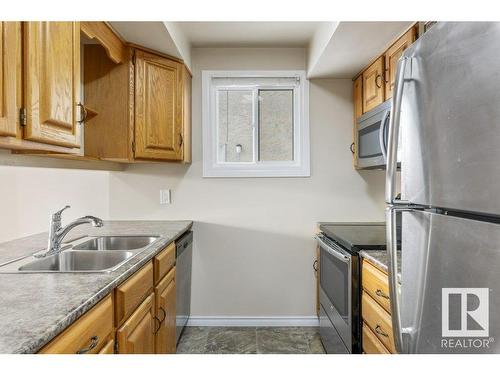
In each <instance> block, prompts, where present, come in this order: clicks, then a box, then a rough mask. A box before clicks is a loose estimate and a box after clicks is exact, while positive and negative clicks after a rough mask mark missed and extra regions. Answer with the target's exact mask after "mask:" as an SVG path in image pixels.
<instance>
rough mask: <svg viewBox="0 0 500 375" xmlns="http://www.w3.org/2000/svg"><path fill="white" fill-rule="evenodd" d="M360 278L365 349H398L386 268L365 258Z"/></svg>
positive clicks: (370, 351)
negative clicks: (381, 267)
mask: <svg viewBox="0 0 500 375" xmlns="http://www.w3.org/2000/svg"><path fill="white" fill-rule="evenodd" d="M361 280H362V282H361V283H362V286H363V293H362V297H361V310H362V313H361V314H362V317H363V351H364V352H365V353H396V348H395V345H394V335H393V331H392V318H391V308H390V307H391V303H390V298H389V277H388V275H387V272H386V271H384V270H382V269H380V268H379V267H377V266H375V265H374V264H372V263H370V262H368V261H367V260H366V259H364V260H363V263H362V269H361Z"/></svg>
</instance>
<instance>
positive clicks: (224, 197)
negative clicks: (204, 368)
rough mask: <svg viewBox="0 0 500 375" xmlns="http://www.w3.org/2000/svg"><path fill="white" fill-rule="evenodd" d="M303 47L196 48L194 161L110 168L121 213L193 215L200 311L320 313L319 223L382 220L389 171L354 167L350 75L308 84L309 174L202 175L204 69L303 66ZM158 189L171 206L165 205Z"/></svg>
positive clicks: (113, 200) (116, 213)
mask: <svg viewBox="0 0 500 375" xmlns="http://www.w3.org/2000/svg"><path fill="white" fill-rule="evenodd" d="M305 61H306V54H305V51H304V49H297V48H295V49H293V48H292V49H290V48H288V49H279V48H269V49H245V48H241V49H240V48H233V49H221V48H207V49H204V48H199V49H198V48H196V49H193V51H192V64H193V74H194V77H193V163H192V165H190V166H184V165H178V164H152V165H133V166H130V167H128V168H127V169H126V170H125V171H123V172H110V215H111V217H112V218H113V219H193V220H195V222H196V224H195V228H194V230H195V251H194V259H193V291H192V293H193V294H192V314H193V315H195V316H228V315H232V316H312V315H314V309H315V281H314V274H313V271H312V262H313V258H314V255H315V244H314V241H313V234H314V232H315V228H316V223H317V222H318V221H363V220H365V221H375V220H383V207H384V199H383V186H384V175H383V173H382V172H379V171H369V172H363V173H362V174H360V173H358V172H356V171H354V169H353V168H352V158H351V153H350V151H349V145H350V143H351V139H352V104H351V86H352V84H351V81H350V80H346V79H344V80H315V81H312V82H311V85H310V128H311V177H310V178H266V179H263V178H254V179H252V178H238V179H236V178H233V179H228V178H225V179H203V178H202V160H201V157H202V147H201V144H202V142H201V134H202V131H201V70H203V69H305V65H306V63H305ZM160 188H171V189H172V199H173V203H172V204H171V205H169V206H160V205H159V190H160Z"/></svg>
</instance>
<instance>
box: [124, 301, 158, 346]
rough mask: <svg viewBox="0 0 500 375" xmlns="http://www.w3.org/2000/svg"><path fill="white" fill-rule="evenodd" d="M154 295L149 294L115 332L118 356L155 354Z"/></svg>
mask: <svg viewBox="0 0 500 375" xmlns="http://www.w3.org/2000/svg"><path fill="white" fill-rule="evenodd" d="M154 317H155V309H154V294H153V293H151V294H150V295H149V296H148V297H147V298H146V299H145V300H144V302H143V303H142V304H141V305H140V306H139V307H138V308H137V309H136V310H135V311H134V313H133V314H132V315H131V316H130V318H128V319H127V320H126V321H125V323H123V325H122V326H121V327H120V328H119V329H118V330H117V331H116V340H117V343H118V354H153V353H154V352H155V331H156V327H155V319H154Z"/></svg>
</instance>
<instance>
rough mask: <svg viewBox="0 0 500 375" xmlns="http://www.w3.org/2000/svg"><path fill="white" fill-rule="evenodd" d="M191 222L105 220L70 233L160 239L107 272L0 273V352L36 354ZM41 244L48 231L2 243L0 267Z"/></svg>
mask: <svg viewBox="0 0 500 375" xmlns="http://www.w3.org/2000/svg"><path fill="white" fill-rule="evenodd" d="M192 224H193V222H192V221H105V222H104V226H103V227H101V228H93V227H91V226H88V225H84V226H80V227H77V228H75V229H74V230H72V231H71V232H70V234H71V238H77V237H80V236H82V235H89V236H99V235H158V236H161V239H160V240H158V241H156V242H154V243H153V244H151V245H150V246H149V247H148V248H147V249H146V250H144V251H143V252H141V253H139V254H138V255H136V256H135V257H133V258H132V259H131V260H130V261H129V262H127V263H125V264H124V265H122V266H121V267H120V268H118V269H117V270H115V271H113V272H110V273H72V274H70V273H43V274H35V273H33V274H0V285H1V288H0V353H36V352H37V351H38V350H39V349H40V348H42V347H43V346H44V345H45V344H46V343H48V342H49V341H50V340H51V339H52V338H54V337H55V336H57V335H58V334H59V333H60V332H62V331H63V330H64V329H65V328H66V327H68V326H69V325H70V324H71V323H73V322H74V321H75V320H77V319H78V318H79V317H80V316H81V315H83V314H84V313H85V312H87V311H88V310H89V309H90V308H91V307H92V306H94V305H95V304H96V303H97V302H99V301H100V300H101V299H102V298H104V297H105V296H106V295H108V293H110V292H111V291H112V290H113V289H114V288H115V287H116V286H117V285H119V284H120V283H121V282H123V281H124V280H125V279H127V278H128V277H129V276H130V275H132V274H133V273H134V272H136V271H137V270H138V269H139V268H140V267H142V266H143V265H144V264H145V263H147V261H149V260H150V259H151V258H153V257H154V256H155V255H156V254H157V253H158V252H159V251H160V250H162V249H163V248H164V247H165V246H166V245H168V244H169V243H171V242H172V241H174V240H176V239H177V238H178V237H180V236H181V235H182V234H183V233H184V232H186V231H187V230H189V229H190V228H191V226H192ZM68 237H69V236H68ZM46 244H47V233H41V234H37V235H34V236H29V237H25V238H22V239H19V240H14V241H10V242H5V243H2V244H0V263H5V262H7V261H9V260H12V259H15V258H19V257H21V256H26V255H30V254H33V253H34V252H37V251H39V250H41V249H43V248H44V247H45V246H46Z"/></svg>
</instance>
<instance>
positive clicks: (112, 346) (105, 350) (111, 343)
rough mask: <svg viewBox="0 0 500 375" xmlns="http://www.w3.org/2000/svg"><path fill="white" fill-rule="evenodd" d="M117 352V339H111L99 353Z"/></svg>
mask: <svg viewBox="0 0 500 375" xmlns="http://www.w3.org/2000/svg"><path fill="white" fill-rule="evenodd" d="M114 353H115V340H113V339H111V340H109V341H108V342H107V343H106V344H105V345H104V346H103V347H102V349H101V350H100V351H99V354H114Z"/></svg>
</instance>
